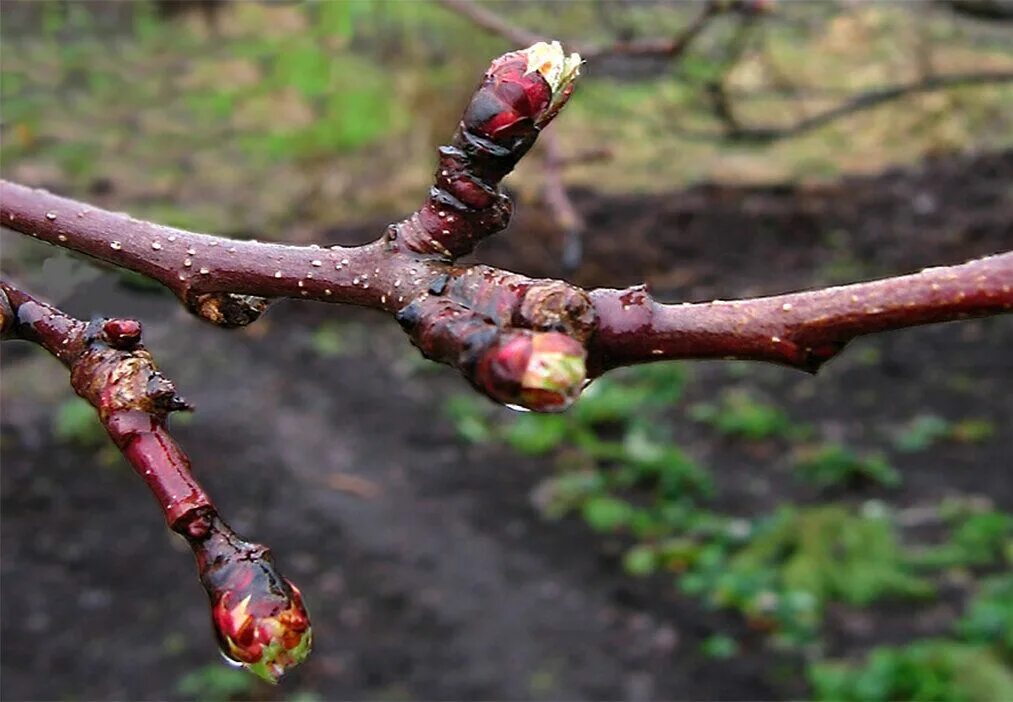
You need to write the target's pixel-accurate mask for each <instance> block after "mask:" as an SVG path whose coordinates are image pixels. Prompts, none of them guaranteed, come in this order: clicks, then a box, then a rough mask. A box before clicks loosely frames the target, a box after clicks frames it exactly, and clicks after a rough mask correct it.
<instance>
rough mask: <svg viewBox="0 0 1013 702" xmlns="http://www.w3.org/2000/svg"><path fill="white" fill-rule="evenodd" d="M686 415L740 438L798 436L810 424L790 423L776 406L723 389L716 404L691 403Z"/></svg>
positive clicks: (790, 437)
mask: <svg viewBox="0 0 1013 702" xmlns="http://www.w3.org/2000/svg"><path fill="white" fill-rule="evenodd" d="M690 417H692V418H693V419H695V420H696V421H698V422H703V423H704V424H708V425H710V426H712V427H714V428H715V429H717V430H718V431H719V432H721V433H722V434H725V435H727V436H734V437H738V438H742V439H753V440H756V439H769V438H775V437H779V438H784V439H799V438H803V437H805V436H807V435H808V434H809V433H810V432H811V429H810V427H808V426H806V425H804V424H798V423H796V422H793V421H792V420H791V418H789V417H788V415H786V414H785V413H784V412H783V411H781V410H780V409H778V408H777V407H774V406H773V405H767V404H764V403H763V402H760V401H759V400H757V399H756V398H754V397H753V396H752V395H750V394H749V393H747V392H744V391H735V390H732V391H728V392H725V393H723V394H722V396H721V400H720V401H719V402H718V403H716V404H715V403H700V404H697V405H694V406H693V407H692V408H691V409H690Z"/></svg>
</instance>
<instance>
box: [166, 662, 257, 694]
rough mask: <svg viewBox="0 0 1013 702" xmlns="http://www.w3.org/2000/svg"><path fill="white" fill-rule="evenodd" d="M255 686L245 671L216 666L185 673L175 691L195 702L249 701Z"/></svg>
mask: <svg viewBox="0 0 1013 702" xmlns="http://www.w3.org/2000/svg"><path fill="white" fill-rule="evenodd" d="M257 686H258V682H257V679H256V678H254V677H253V676H252V675H250V674H249V673H247V672H246V671H243V670H240V669H238V668H231V667H227V666H223V665H220V664H216V665H206V666H203V667H201V668H198V669H197V670H194V671H192V672H190V673H187V674H186V675H185V676H183V677H182V678H181V679H180V680H179V682H178V683H177V685H176V691H177V692H178V693H179V694H181V695H185V696H186V697H187V698H189V699H193V700H195V701H196V702H230V700H239V699H249V697H250V695H251V693H252V692H253V691H254V690H255V689H256V688H257Z"/></svg>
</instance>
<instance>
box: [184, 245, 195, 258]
mask: <svg viewBox="0 0 1013 702" xmlns="http://www.w3.org/2000/svg"><path fill="white" fill-rule="evenodd" d="M186 252H187V253H188V254H190V255H191V256H193V255H194V254H196V253H197V249H195V248H194V247H192V246H191V247H190V248H188V249H187V250H186Z"/></svg>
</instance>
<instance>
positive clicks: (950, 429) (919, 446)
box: [893, 414, 995, 453]
mask: <svg viewBox="0 0 1013 702" xmlns="http://www.w3.org/2000/svg"><path fill="white" fill-rule="evenodd" d="M994 433H995V426H994V425H993V424H992V422H990V421H989V420H987V419H979V418H969V419H964V420H961V421H959V422H950V421H947V420H945V419H943V418H942V417H938V416H936V415H934V414H922V415H918V416H917V417H914V418H913V419H912V420H911V421H910V422H909V423H908V424H907V425H906V426H904V427H902V428H901V430H900V431H899V432H898V433H897V434H896V436H895V438H894V443H893V445H894V448H895V449H896V450H897V451H901V452H904V453H915V452H917V451H925V450H926V449H929V448H931V447H932V446H934V445H936V444H937V443H939V442H940V441H956V442H959V443H964V444H975V443H979V442H981V441H985V440H986V439H989V438H991V437H992V435H993V434H994Z"/></svg>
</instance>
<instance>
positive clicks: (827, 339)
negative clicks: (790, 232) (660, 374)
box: [589, 252, 1013, 373]
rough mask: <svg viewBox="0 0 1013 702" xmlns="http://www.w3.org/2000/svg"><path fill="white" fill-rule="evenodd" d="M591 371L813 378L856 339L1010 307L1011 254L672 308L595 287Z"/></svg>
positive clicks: (635, 293)
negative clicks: (738, 366)
mask: <svg viewBox="0 0 1013 702" xmlns="http://www.w3.org/2000/svg"><path fill="white" fill-rule="evenodd" d="M591 300H592V302H593V304H594V308H595V311H596V312H597V314H598V328H597V332H596V334H595V336H594V338H593V339H592V342H591V345H590V351H589V354H590V357H591V358H590V361H589V363H590V366H591V372H592V373H600V372H603V371H605V370H608V369H610V368H615V367H617V366H622V365H628V364H631V363H643V362H647V361H655V360H662V359H670V358H734V359H749V360H756V361H772V362H774V363H780V364H783V365H787V366H792V367H795V368H799V369H802V370H807V371H810V372H816V370H818V369H819V367H820V366H821V365H822V364H823V363H825V362H826V361H828V360H829V359H830V358H831V357H833V356H834V355H836V354H837V353H838V352H839V351H840V350H841V349H842V348H843V347H844V345H845V344H846V343H847V342H848V341H850V340H851V339H853V338H855V337H857V336H863V335H865V334H873V333H875V332H881V331H888V330H891V329H901V328H904V327H911V326H916V325H921V324H932V323H935V322H948V321H951V320H956V319H965V318H968V317H983V316H987V315H993V314H1001V313H1004V312H1009V311H1010V310H1013V252H1011V253H1004V254H1001V255H997V256H991V257H988V258H983V259H979V260H976V261H971V262H969V263H965V264H962V265H957V266H945V267H938V268H926V269H925V270H923V271H921V272H920V273H915V274H913V275H905V276H898V277H894V278H885V279H883V280H875V281H871V282H868V283H856V284H854V285H843V286H838V287H832V288H826V289H824V290H814V291H810V292H800V293H793V294H788V295H777V296H774V297H763V298H755V299H750V300H732V301H720V300H715V301H714V302H708V303H700V304H688V303H686V304H681V305H666V304H661V303H658V302H656V301H655V300H654V299H652V298H651V296H650V295H649V294H648V292H647V290H646V289H645V288H643V287H639V288H630V289H628V290H594V291H592V292H591Z"/></svg>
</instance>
